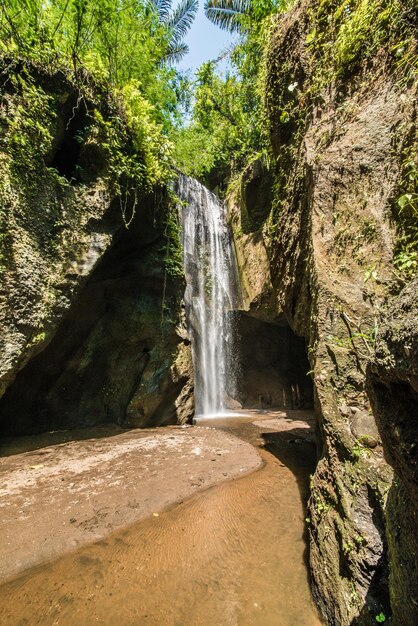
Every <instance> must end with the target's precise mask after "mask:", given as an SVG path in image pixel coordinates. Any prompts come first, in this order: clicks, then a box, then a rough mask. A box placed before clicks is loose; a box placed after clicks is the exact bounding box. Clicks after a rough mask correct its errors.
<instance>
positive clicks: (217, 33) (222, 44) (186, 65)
mask: <svg viewBox="0 0 418 626" xmlns="http://www.w3.org/2000/svg"><path fill="white" fill-rule="evenodd" d="M203 5H204V0H199V11H198V13H197V16H196V19H195V21H194V22H193V24H192V27H191V29H190V30H189V32H188V34H187V37H186V39H185V41H186V43H187V45H188V46H189V49H190V52H189V54H187V55H186V56H185V57H184V58H183V59H182V61H181V62H180V63H179V64H178V65H177V67H178V69H180V70H187V69H191V70H192V71H193V72H194V71H195V70H196V69H197V68H198V67H199V65H201V64H202V63H203V62H204V61H210V60H214V59H216V58H217V57H218V56H219V55H220V54H221V52H222V51H224V50H225V49H227V48H228V47H229V46H230V45H231V43H232V42H233V41H234V39H236V37H233V36H232V35H231V34H229V33H228V32H226V31H224V30H221V29H220V28H218V27H217V26H214V24H212V22H209V20H208V19H207V18H206V17H205V13H204V11H203ZM222 66H223V67H224V66H225V64H222ZM222 66H221V67H222Z"/></svg>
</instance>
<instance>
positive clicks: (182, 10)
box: [150, 0, 199, 62]
mask: <svg viewBox="0 0 418 626" xmlns="http://www.w3.org/2000/svg"><path fill="white" fill-rule="evenodd" d="M150 1H151V4H152V6H153V7H154V10H155V11H156V13H157V15H158V20H159V22H160V24H163V25H165V26H166V27H167V30H168V33H169V40H168V47H167V51H166V55H165V60H167V61H169V62H176V61H179V60H180V59H181V58H182V57H183V56H184V55H185V54H187V52H188V51H189V48H188V46H187V44H186V43H185V42H184V38H185V36H186V35H187V32H188V30H189V29H190V27H191V25H192V23H193V21H194V19H195V17H196V13H197V9H198V6H199V0H181V1H180V3H179V4H178V5H177V7H176V8H175V9H173V8H172V0H150Z"/></svg>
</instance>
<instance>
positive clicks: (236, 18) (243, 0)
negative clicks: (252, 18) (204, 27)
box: [205, 0, 251, 32]
mask: <svg viewBox="0 0 418 626" xmlns="http://www.w3.org/2000/svg"><path fill="white" fill-rule="evenodd" d="M250 9H251V0H206V2H205V14H206V17H207V18H208V19H209V20H210V21H211V22H212V23H213V24H215V25H216V26H219V28H222V29H223V30H228V31H229V32H237V31H242V30H243V19H242V18H243V16H245V15H248V14H249V12H250Z"/></svg>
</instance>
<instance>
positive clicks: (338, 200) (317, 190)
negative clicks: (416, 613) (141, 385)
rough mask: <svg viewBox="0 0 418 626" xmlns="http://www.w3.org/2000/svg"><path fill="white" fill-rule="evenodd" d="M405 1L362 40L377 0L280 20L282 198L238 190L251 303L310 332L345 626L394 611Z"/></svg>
mask: <svg viewBox="0 0 418 626" xmlns="http://www.w3.org/2000/svg"><path fill="white" fill-rule="evenodd" d="M372 4H373V6H372V7H371V14H374V12H375V11H376V10H377V5H376V3H372ZM401 4H402V3H400V4H399V5H398V4H396V6H395V5H393V7H392V9H391V15H390V21H391V24H394V25H395V26H396V28H394V29H392V30H390V32H389V31H385V28H383V27H381V26H382V23H381V19H383V17H382V15H380V14H379V18H378V20H377V21H376V26H377V28H378V32H377V33H375V35H376V37H375V38H373V39H370V40H367V41H365V42H364V46H363V47H362V48H356V47H355V46H354V43H353V45H351V43H352V42H351V43H350V42H349V41H347V40H345V39H342V38H343V36H345V34H347V32H348V31H347V28H346V27H344V28H343V30H340V29H341V27H342V24H343V23H345V20H346V21H347V23H348V22H350V25H351V26H352V27H353V28H354V26H355V25H356V24H357V22H352V15H353V14H355V15H356V16H357V17H358V15H357V13H358V11H360V12H361V11H362V7H363V5H364V3H363V4H361V3H358V4H356V5H355V6H350V10H349V11H347V12H346V13H342V11H343V6H342V5H341V4H340V3H335V2H321V3H320V2H313V1H312V2H310V1H305V2H301V3H298V4H297V5H296V6H295V7H294V8H293V9H292V10H291V11H290V12H289V13H287V14H286V15H284V16H281V17H280V18H277V21H276V24H275V26H274V27H273V29H272V31H271V39H270V42H269V49H268V52H267V58H266V87H265V88H266V107H267V119H268V124H269V128H270V135H271V140H272V145H273V153H274V158H272V159H271V167H270V170H271V171H272V172H273V179H274V182H273V194H272V200H271V204H270V210H269V213H268V216H267V217H263V218H262V213H261V212H260V211H258V208H257V198H255V206H254V211H255V212H256V213H255V214H256V215H257V220H256V221H255V222H253V223H252V222H251V219H250V216H251V206H248V200H249V198H248V197H241V198H240V197H239V193H236V194H235V201H234V202H232V201H231V223H232V226H233V229H234V237H235V241H236V248H237V251H238V254H237V256H238V262H239V264H240V271H241V273H242V275H243V276H244V278H245V296H246V299H247V302H246V304H247V307H248V308H249V309H250V312H251V315H253V316H254V317H259V318H260V319H263V320H264V321H268V322H270V323H271V322H273V321H277V320H278V319H280V316H283V315H284V316H285V318H286V320H287V322H288V323H289V324H290V326H291V328H292V330H293V332H294V333H295V334H297V335H300V336H303V337H304V338H305V340H306V343H307V345H308V355H309V361H310V372H311V376H312V378H313V382H314V387H315V409H316V413H317V416H318V436H319V441H318V446H319V456H320V460H319V463H318V468H317V471H316V472H315V475H314V477H313V480H312V494H311V499H310V502H309V514H308V516H309V519H310V524H309V528H310V563H311V571H312V583H313V591H314V595H315V599H316V601H317V603H318V605H319V607H320V609H321V613H322V615H323V617H324V620H325V621H326V623H328V624H332V625H338V626H342V625H343V626H349V625H350V626H351V624H354V623H356V624H375V623H376V616H380V619H381V615H384V616H385V619H386V620H388V619H389V617H390V614H391V606H390V605H391V601H390V598H389V586H388V574H389V564H388V558H387V557H388V543H390V541H389V538H388V534H387V530H386V521H385V507H386V499H387V495H388V492H389V489H390V485H391V480H392V470H391V468H390V466H389V465H388V464H387V463H386V461H385V458H384V453H383V447H382V439H383V436H382V433H379V432H378V431H377V428H376V421H375V420H376V416H375V414H374V411H373V410H372V407H371V403H370V397H369V392H368V389H367V386H366V370H367V365H368V363H369V362H370V361H371V360H372V359H373V356H374V343H375V339H374V337H375V329H376V328H378V327H379V323H378V319H379V316H380V313H381V311H382V310H383V309H384V308H385V307H386V306H387V304H388V303H389V302H390V300H391V298H392V294H393V292H396V291H399V283H398V282H397V280H396V279H395V278H394V276H395V274H396V272H394V266H393V259H394V253H395V250H396V247H397V245H398V234H399V231H398V230H397V225H396V224H395V223H394V222H393V221H392V220H391V219H390V216H391V214H393V206H394V203H396V199H397V198H398V196H399V194H400V191H399V190H400V189H401V187H402V184H403V178H404V172H403V169H404V168H403V161H404V154H405V148H406V147H407V146H409V145H410V144H411V141H413V138H414V137H415V124H416V122H415V120H416V104H415V102H416V88H417V85H416V82H414V81H413V80H411V78H410V67H409V65H408V61H407V60H405V63H404V64H402V63H398V60H397V58H396V57H395V56H391V58H390V59H388V61H387V64H386V63H382V54H383V49H385V46H386V44H387V41H388V40H387V38H388V37H389V38H391V37H395V38H396V37H397V36H398V34H399V32H401V31H402V32H404V31H403V29H404V28H405V29H406V30H405V37H409V39H408V42H409V43H410V44H411V46H412V45H413V42H412V39H411V37H412V29H411V22H409V21H408V20H404V19H403V17H405V15H406V14H408V15H411V4H410V3H404V4H405V6H403V4H402V6H401ZM368 5H369V3H367V6H368ZM364 6H365V5H364ZM328 17H329V19H328ZM365 19H366V18H365ZM368 19H369V18H368V17H367V19H366V22H367V24H366V26H367V28H369V27H370V32H372V31H373V24H371V23H369V21H367V20H368ZM395 22H396V24H395ZM362 23H364V22H362ZM344 29H345V30H344ZM408 29H409V30H408ZM408 33H409V34H408ZM363 35H364V33H363V34H362V36H363ZM373 37H374V36H373ZM385 37H386V39H385ZM391 41H392V40H391ZM385 42H386V43H385ZM409 43H408V46H409ZM388 45H389V44H388ZM323 47H324V49H322V48H323ZM334 49H335V50H337V51H338V54H339V55H340V56H338V58H335V59H334V57H333V50H334ZM411 50H412V48H410V49H409V52H411ZM408 54H409V53H408ZM391 55H392V52H391ZM385 58H386V57H385ZM408 58H409V57H408ZM338 64H339V65H338ZM400 84H402V89H401V90H400V89H399V85H400ZM252 201H254V199H250V202H252ZM259 217H260V220H258V218H259ZM261 218H262V219H261ZM249 268H255V269H254V272H253V273H252V274H251V277H250V276H246V273H248V271H249ZM258 276H263V277H264V278H265V280H264V284H262V283H263V281H261V280H258V278H257V277H258ZM403 280H406V279H405V277H404V278H403ZM383 443H384V440H383Z"/></svg>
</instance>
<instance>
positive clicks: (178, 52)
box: [164, 42, 189, 63]
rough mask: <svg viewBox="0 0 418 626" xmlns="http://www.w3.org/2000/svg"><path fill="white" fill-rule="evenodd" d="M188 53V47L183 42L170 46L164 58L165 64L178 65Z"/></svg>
mask: <svg viewBox="0 0 418 626" xmlns="http://www.w3.org/2000/svg"><path fill="white" fill-rule="evenodd" d="M188 52H189V46H188V45H187V44H185V43H184V42H180V43H178V44H174V43H172V44H170V45H169V46H168V50H167V52H166V54H165V56H164V61H165V62H166V63H178V62H179V61H181V60H182V58H183V57H184V56H185V55H186V54H187V53H188Z"/></svg>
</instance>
